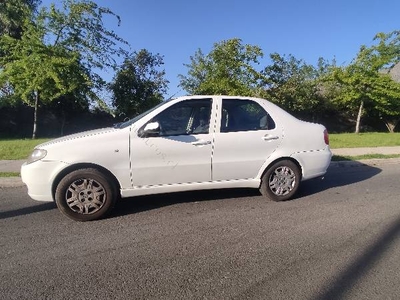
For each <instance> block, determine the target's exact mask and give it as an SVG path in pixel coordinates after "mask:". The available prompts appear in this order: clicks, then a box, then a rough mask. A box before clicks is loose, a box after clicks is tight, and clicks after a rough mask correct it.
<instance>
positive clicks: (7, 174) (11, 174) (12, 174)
mask: <svg viewBox="0 0 400 300" xmlns="http://www.w3.org/2000/svg"><path fill="white" fill-rule="evenodd" d="M20 176H21V174H20V173H18V172H0V177H20Z"/></svg>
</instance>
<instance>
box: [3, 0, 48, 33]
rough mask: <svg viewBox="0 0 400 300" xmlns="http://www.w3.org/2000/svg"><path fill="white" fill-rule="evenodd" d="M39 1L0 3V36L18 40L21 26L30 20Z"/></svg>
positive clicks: (23, 0) (19, 0)
mask: <svg viewBox="0 0 400 300" xmlns="http://www.w3.org/2000/svg"><path fill="white" fill-rule="evenodd" d="M40 3H41V1H40V0H13V1H1V2H0V35H5V34H6V35H9V36H11V37H13V38H16V39H20V38H21V36H22V33H23V29H22V26H23V24H24V21H25V19H26V18H30V17H31V16H32V15H33V14H34V13H35V12H37V8H38V6H39V5H40Z"/></svg>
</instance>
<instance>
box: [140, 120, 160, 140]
mask: <svg viewBox="0 0 400 300" xmlns="http://www.w3.org/2000/svg"><path fill="white" fill-rule="evenodd" d="M159 134H160V124H159V123H158V122H150V123H147V124H146V125H145V126H144V128H143V130H141V131H140V134H139V135H140V136H142V137H149V136H158V135H159Z"/></svg>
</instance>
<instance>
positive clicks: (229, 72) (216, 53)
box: [179, 38, 263, 96]
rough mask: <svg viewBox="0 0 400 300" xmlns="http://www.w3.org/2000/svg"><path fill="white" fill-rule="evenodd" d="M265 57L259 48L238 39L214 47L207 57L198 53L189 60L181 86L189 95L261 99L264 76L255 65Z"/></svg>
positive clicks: (181, 77) (181, 78) (199, 51)
mask: <svg viewBox="0 0 400 300" xmlns="http://www.w3.org/2000/svg"><path fill="white" fill-rule="evenodd" d="M262 57H263V53H262V51H261V48H260V47H258V46H253V45H248V44H245V45H243V44H242V40H241V39H238V38H234V39H230V40H226V41H222V42H219V43H215V44H214V47H213V49H212V50H211V51H210V53H208V54H207V55H204V54H203V52H202V51H201V49H199V50H197V51H196V53H195V54H194V56H191V57H190V61H191V62H190V64H185V66H186V67H187V68H188V69H189V70H188V74H187V76H183V75H179V77H180V86H181V87H182V88H183V89H184V90H186V91H187V92H188V93H190V94H225V95H243V96H255V95H258V92H259V89H258V88H259V83H260V80H261V78H262V76H261V73H260V72H259V71H257V70H256V69H255V65H257V64H258V63H259V58H262Z"/></svg>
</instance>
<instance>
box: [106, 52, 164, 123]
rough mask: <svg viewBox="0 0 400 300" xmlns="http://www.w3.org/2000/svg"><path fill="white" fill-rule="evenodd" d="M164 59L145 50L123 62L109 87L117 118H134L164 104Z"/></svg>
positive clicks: (135, 53)
mask: <svg viewBox="0 0 400 300" xmlns="http://www.w3.org/2000/svg"><path fill="white" fill-rule="evenodd" d="M163 64H164V62H163V57H162V56H160V55H159V54H155V55H154V54H152V53H150V52H148V51H147V50H145V49H142V50H140V51H139V52H134V53H133V54H132V55H131V57H129V58H126V59H125V61H124V63H123V64H122V66H121V67H120V69H119V70H118V71H117V73H116V75H115V77H114V79H113V81H112V83H111V84H110V85H109V89H110V91H111V92H112V93H113V96H112V100H113V105H114V106H115V108H116V114H117V115H118V116H119V117H120V118H122V119H123V118H126V117H129V118H130V117H134V116H136V115H138V114H141V113H142V112H144V111H146V110H148V109H150V108H152V107H154V106H155V105H157V104H158V103H160V102H161V101H162V100H163V94H164V93H165V92H166V88H167V84H168V81H167V80H166V79H165V71H164V70H162V69H160V68H161V67H162V65H163Z"/></svg>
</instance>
